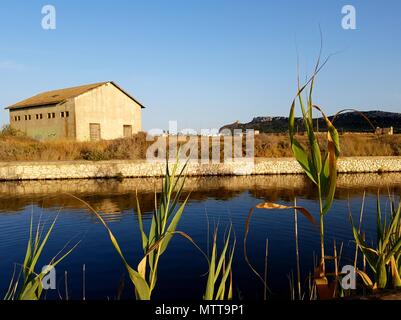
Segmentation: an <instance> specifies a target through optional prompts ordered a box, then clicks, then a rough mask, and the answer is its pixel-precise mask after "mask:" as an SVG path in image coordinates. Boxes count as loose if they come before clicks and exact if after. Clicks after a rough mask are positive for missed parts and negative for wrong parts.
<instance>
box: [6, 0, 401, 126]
mask: <svg viewBox="0 0 401 320" xmlns="http://www.w3.org/2000/svg"><path fill="white" fill-rule="evenodd" d="M46 4H51V5H54V6H55V7H56V10H57V29H56V30H43V29H42V27H41V20H42V17H43V15H42V14H41V10H42V7H43V6H44V5H46ZM346 4H352V5H353V6H354V7H355V9H356V17H357V22H356V23H357V29H356V30H344V29H343V28H342V27H341V20H342V18H343V15H342V13H341V9H342V7H343V5H346ZM400 14H401V1H399V0H386V1H379V0H364V1H357V0H347V1H337V0H320V1H318V0H315V1H313V0H304V1H300V0H282V1H268V0H264V1H262V0H260V1H258V0H146V1H145V0H142V1H138V0H134V1H132V0H131V1H122V0H114V1H89V0H87V1H82V0H81V1H75V0H68V1H66V0H65V1H58V0H47V1H36V0H30V1H22V0H12V1H11V0H2V1H1V2H0V39H1V41H0V88H1V91H0V106H1V109H2V110H1V111H0V124H5V123H7V122H8V114H7V112H6V111H4V110H3V108H4V107H6V106H7V105H10V104H12V103H14V102H16V101H19V100H22V99H24V98H27V97H29V96H31V95H34V94H36V93H39V92H41V91H46V90H51V89H57V88H62V87H68V86H74V85H80V84H86V83H93V82H99V81H107V80H113V81H116V82H117V83H118V84H120V85H121V86H122V87H123V88H125V89H126V90H127V91H129V92H130V93H132V94H133V95H134V96H135V97H136V98H137V99H138V100H140V101H141V102H142V103H143V104H144V105H146V106H147V109H145V110H144V111H143V126H144V128H145V129H147V130H148V129H151V128H166V127H167V126H168V121H169V120H177V121H178V125H179V128H180V129H183V128H194V129H199V128H214V127H220V126H221V125H223V124H226V123H230V122H233V121H235V120H240V121H242V122H247V121H250V120H251V119H252V117H253V116H263V115H278V116H281V115H284V116H287V114H288V109H289V106H290V103H291V100H292V98H293V95H294V93H295V90H296V76H297V53H296V52H297V47H298V51H299V56H300V67H301V74H302V75H303V76H305V75H306V74H307V73H310V72H311V71H312V68H313V64H314V61H315V58H316V55H317V53H318V50H319V43H320V38H319V24H320V26H321V29H322V31H323V34H324V54H326V55H327V54H330V53H334V52H339V53H338V54H336V55H335V56H334V57H332V58H331V60H330V62H329V64H328V65H327V67H325V69H324V70H323V71H322V73H321V75H320V76H319V78H318V83H317V86H316V90H315V92H316V94H315V102H317V103H319V104H320V105H322V106H323V107H324V109H325V110H326V112H327V113H334V112H335V111H336V110H339V109H341V108H344V107H353V108H358V109H359V110H373V109H382V110H387V111H401V59H400V58H401V41H400V39H401V19H400V18H399V16H400Z"/></svg>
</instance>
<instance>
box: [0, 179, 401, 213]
mask: <svg viewBox="0 0 401 320" xmlns="http://www.w3.org/2000/svg"><path fill="white" fill-rule="evenodd" d="M161 182H162V180H161V179H160V178H146V179H143V178H138V179H124V180H123V181H118V180H113V179H107V180H103V179H101V180H63V181H56V180H53V181H23V182H1V183H0V212H1V214H12V213H16V212H20V211H22V210H23V209H24V208H25V207H26V206H28V205H31V204H33V205H37V206H39V207H42V208H60V207H63V208H70V209H79V208H82V207H83V205H82V203H81V202H79V201H77V200H76V199H74V198H72V197H71V196H70V195H68V194H73V195H75V196H77V197H79V198H81V199H83V200H84V201H87V202H88V203H90V204H91V205H92V206H93V207H95V208H96V209H97V210H99V211H101V212H104V213H105V214H110V215H116V216H118V215H119V214H120V213H122V212H124V211H126V210H131V209H132V208H135V207H136V195H135V194H136V191H137V192H138V198H139V201H140V203H141V205H142V206H143V211H145V212H150V211H152V210H153V206H154V205H153V204H154V192H159V191H160V190H161ZM337 185H338V187H337V192H336V199H341V200H346V199H348V198H349V199H352V198H353V197H357V196H360V195H361V193H362V192H363V191H366V192H367V193H372V194H376V193H377V192H378V190H381V192H385V193H387V192H388V191H390V192H392V193H396V194H401V173H389V174H352V175H340V176H339V178H338V183H337ZM189 191H190V192H191V201H204V200H206V199H208V198H213V199H218V200H230V199H232V198H234V197H236V196H238V195H239V194H241V193H243V192H244V191H248V192H249V193H250V194H251V195H252V197H254V198H258V199H263V200H266V201H277V200H278V199H281V200H284V201H288V202H291V201H293V200H294V198H295V197H302V198H305V199H311V200H314V199H316V192H315V189H314V188H313V186H312V185H311V183H310V182H309V180H307V179H306V178H305V177H303V176H300V175H278V176H252V177H240V176H234V177H200V178H199V177H198V178H188V180H187V182H186V186H185V192H189Z"/></svg>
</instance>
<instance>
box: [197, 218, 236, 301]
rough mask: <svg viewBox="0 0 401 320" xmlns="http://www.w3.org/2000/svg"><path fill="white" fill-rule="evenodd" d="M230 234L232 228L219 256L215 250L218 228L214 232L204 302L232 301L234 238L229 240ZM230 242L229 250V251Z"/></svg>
mask: <svg viewBox="0 0 401 320" xmlns="http://www.w3.org/2000/svg"><path fill="white" fill-rule="evenodd" d="M231 232H232V226H230V229H229V231H228V235H227V237H226V239H225V241H224V246H223V250H222V251H221V253H220V255H219V254H218V249H217V234H218V228H216V230H215V232H214V235H213V247H212V253H211V257H210V260H209V272H208V278H207V283H206V290H205V294H204V296H203V299H204V300H232V298H233V279H232V262H233V257H234V252H235V244H236V239H235V236H234V239H233V240H231ZM230 242H231V249H229V246H230Z"/></svg>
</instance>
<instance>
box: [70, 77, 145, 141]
mask: <svg viewBox="0 0 401 320" xmlns="http://www.w3.org/2000/svg"><path fill="white" fill-rule="evenodd" d="M74 100H75V121H76V138H77V140H79V141H86V140H90V133H89V125H90V124H91V123H98V124H100V131H101V139H105V140H108V139H117V138H122V137H123V136H124V125H131V126H132V133H133V134H135V133H137V132H139V131H141V130H142V119H141V106H140V105H139V104H137V103H136V102H135V101H133V100H132V99H131V98H129V97H128V96H127V95H126V94H124V93H123V92H121V91H120V90H119V89H118V88H116V87H115V86H114V85H113V84H111V83H107V84H105V85H103V86H101V87H98V88H96V89H93V90H91V91H88V92H86V93H84V94H82V95H80V96H78V97H76V98H75V99H74Z"/></svg>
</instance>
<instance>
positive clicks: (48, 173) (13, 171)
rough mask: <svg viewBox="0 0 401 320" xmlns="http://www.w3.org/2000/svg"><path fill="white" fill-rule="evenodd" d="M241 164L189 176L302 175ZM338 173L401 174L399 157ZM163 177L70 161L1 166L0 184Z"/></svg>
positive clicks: (284, 161)
mask: <svg viewBox="0 0 401 320" xmlns="http://www.w3.org/2000/svg"><path fill="white" fill-rule="evenodd" d="M246 167H247V164H246V163H243V162H237V163H224V164H204V165H199V164H190V165H189V166H188V169H187V174H188V175H189V176H229V175H274V174H302V173H303V171H302V169H301V167H300V166H299V164H298V163H297V162H296V161H295V160H294V159H292V158H281V159H273V158H269V159H256V162H255V165H254V166H253V167H250V168H249V167H248V168H249V169H250V171H243V168H246ZM338 171H339V172H340V173H365V172H401V157H353V158H341V159H340V160H339V164H338ZM164 173H165V164H164V163H149V162H146V161H125V160H115V161H99V162H88V161H70V162H64V161H59V162H19V163H15V162H13V163H0V180H46V179H85V178H111V177H157V176H163V174H164Z"/></svg>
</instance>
